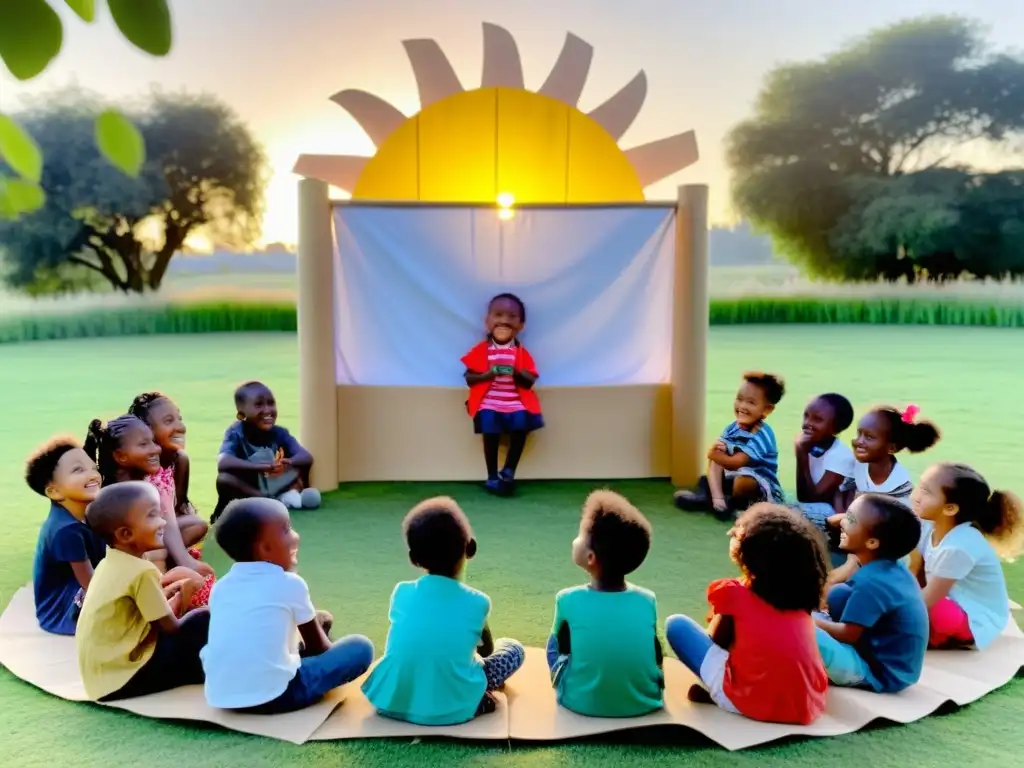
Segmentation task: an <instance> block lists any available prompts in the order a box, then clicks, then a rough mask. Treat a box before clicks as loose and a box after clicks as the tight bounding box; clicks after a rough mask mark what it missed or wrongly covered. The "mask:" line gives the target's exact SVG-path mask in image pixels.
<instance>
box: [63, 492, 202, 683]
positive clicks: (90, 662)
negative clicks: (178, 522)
mask: <svg viewBox="0 0 1024 768" xmlns="http://www.w3.org/2000/svg"><path fill="white" fill-rule="evenodd" d="M85 519H86V523H87V524H88V525H89V527H90V528H92V529H93V530H94V531H95V532H96V533H97V534H98V535H99V536H100V537H102V538H103V539H104V540H105V541H106V543H107V547H108V548H107V554H106V557H104V558H103V560H102V561H101V562H100V564H99V565H98V566H96V572H95V573H94V574H93V577H92V580H91V581H90V582H89V589H88V590H87V591H86V593H85V601H84V602H83V604H82V614H81V616H79V618H78V630H77V632H76V634H75V643H76V645H77V647H78V666H79V669H80V670H81V673H82V682H83V683H84V685H85V692H86V694H87V695H88V696H89V698H90V699H93V700H99V701H113V700H115V699H127V698H133V697H135V696H144V695H146V694H150V693H158V692H160V691H166V690H169V689H171V688H177V687H178V686H182V685H190V684H198V683H202V682H203V667H202V664H200V662H199V651H200V649H201V648H202V647H203V646H204V645H205V644H206V635H207V631H208V629H209V625H210V614H209V611H208V610H207V609H206V608H197V609H195V610H193V611H190V612H189V613H187V614H186V615H185V616H184V618H181V619H179V618H178V617H177V614H178V613H179V612H180V611H181V610H182V605H183V603H187V600H185V599H184V598H183V594H182V590H183V589H184V588H185V586H186V584H187V583H188V581H189V579H190V578H191V579H193V580H198V581H199V584H200V586H201V584H202V579H201V577H199V576H198V575H197V574H195V572H193V571H189V570H188V569H187V568H180V569H179V570H180V571H181V572H183V573H185V574H191V576H188V575H186V576H185V577H183V578H182V579H181V580H179V581H177V582H175V583H172V584H169V585H167V587H166V588H165V587H164V586H163V585H161V582H160V571H158V570H157V567H156V566H155V565H153V563H151V562H150V561H149V560H146V559H145V558H144V557H143V555H145V554H146V553H147V552H151V551H153V550H156V549H160V548H162V547H163V546H164V541H163V534H164V530H165V528H166V527H167V522H166V521H165V520H164V517H163V515H162V513H161V510H160V494H159V493H158V492H157V490H156V488H154V487H153V486H152V485H150V484H149V483H145V482H138V481H129V482H124V483H117V484H115V485H111V486H109V487H107V488H104V489H103V490H101V491H100V492H99V495H97V497H96V500H95V501H94V502H92V504H90V505H89V508H88V510H87V511H86V514H85Z"/></svg>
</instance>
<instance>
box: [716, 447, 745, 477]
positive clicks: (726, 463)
mask: <svg viewBox="0 0 1024 768" xmlns="http://www.w3.org/2000/svg"><path fill="white" fill-rule="evenodd" d="M708 460H709V461H711V462H712V463H714V464H717V465H718V466H719V467H721V468H722V469H725V470H728V471H730V472H735V471H736V470H737V469H742V468H743V467H745V466H747V464H749V463H750V457H749V456H747V454H745V453H744V452H743V451H741V450H737V451H736V452H735V453H733V454H732V455H731V456H730V455H729V454H728V453H726V451H725V447H724V445H723V444H722V442H721V441H718V442H717V443H715V445H714V446H713V447H712V448H711V450H710V451H708Z"/></svg>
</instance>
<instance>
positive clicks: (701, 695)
mask: <svg viewBox="0 0 1024 768" xmlns="http://www.w3.org/2000/svg"><path fill="white" fill-rule="evenodd" d="M686 698H687V699H689V700H690V701H692V702H693V703H694V704H714V703H715V702H714V700H713V699H712V698H711V694H710V693H708V692H707V689H706V688H704V686H702V685H698V684H697V683H694V684H693V685H691V686H690V690H688V691H687V692H686Z"/></svg>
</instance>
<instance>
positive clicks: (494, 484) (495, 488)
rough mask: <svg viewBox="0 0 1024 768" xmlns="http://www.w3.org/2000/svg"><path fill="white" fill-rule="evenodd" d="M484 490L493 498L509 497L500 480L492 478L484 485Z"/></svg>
mask: <svg viewBox="0 0 1024 768" xmlns="http://www.w3.org/2000/svg"><path fill="white" fill-rule="evenodd" d="M484 490H485V491H487V492H488V493H489V494H491V495H492V496H508V490H507V488H506V486H505V483H503V482H502V481H501V480H500V479H499V478H497V477H491V478H488V479H487V482H486V483H484Z"/></svg>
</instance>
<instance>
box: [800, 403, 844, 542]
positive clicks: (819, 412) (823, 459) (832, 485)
mask: <svg viewBox="0 0 1024 768" xmlns="http://www.w3.org/2000/svg"><path fill="white" fill-rule="evenodd" d="M852 423H853V406H852V405H850V401H849V400H847V399H846V398H845V397H843V396H842V395H839V394H836V393H834V392H830V393H829V394H826V395H819V396H818V397H816V398H814V399H813V400H812V401H811V402H809V403H808V404H807V407H806V408H805V409H804V420H803V429H801V430H800V433H799V434H798V435H797V436H796V441H795V442H794V446H793V449H794V454H795V458H796V499H797V503H798V504H799V506H800V511H801V512H803V513H804V516H805V517H807V519H808V520H810V521H811V522H812V523H814V524H815V525H816V526H818V528H820V529H821V530H822V531H823V532H827V531H828V520H829V518H831V517H833V516H834V515H835V514H836V500H837V497H838V496H839V491H840V489H841V488H842V487H843V484H844V483H846V482H848V481H849V480H850V479H852V478H853V474H854V466H855V465H856V463H857V461H856V459H854V458H853V451H851V450H850V446H849V445H847V444H846V443H844V442H843V441H842V440H840V439H839V438H838V435H840V434H841V433H843V432H845V431H846V430H847V429H848V428H849V426H850V425H851V424H852Z"/></svg>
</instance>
